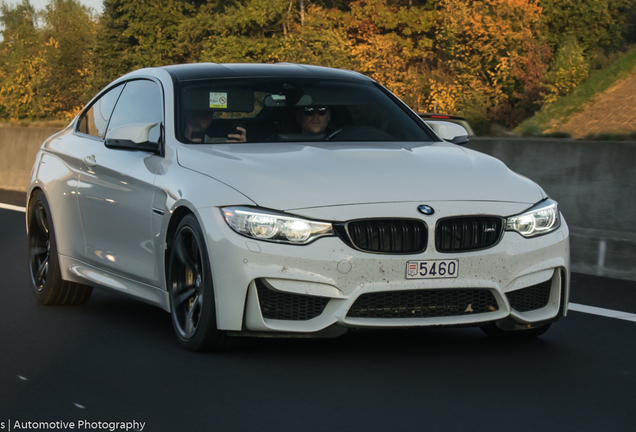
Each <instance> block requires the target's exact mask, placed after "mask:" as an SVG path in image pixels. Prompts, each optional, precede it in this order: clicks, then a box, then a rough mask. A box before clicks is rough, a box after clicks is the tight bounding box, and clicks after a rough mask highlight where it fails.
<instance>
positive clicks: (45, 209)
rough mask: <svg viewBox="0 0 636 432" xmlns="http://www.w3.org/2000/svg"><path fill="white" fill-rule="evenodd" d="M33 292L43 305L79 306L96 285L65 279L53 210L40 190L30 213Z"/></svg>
mask: <svg viewBox="0 0 636 432" xmlns="http://www.w3.org/2000/svg"><path fill="white" fill-rule="evenodd" d="M27 229H28V234H27V237H28V243H29V274H30V275H31V291H32V292H33V295H34V296H35V298H36V299H37V301H38V302H39V303H40V304H43V305H78V304H83V303H86V301H88V299H89V298H90V296H91V294H92V293H93V287H91V286H88V285H83V284H79V283H76V282H69V281H65V280H63V279H62V273H61V271H60V262H59V257H58V254H57V243H56V238H55V230H54V229H53V223H52V220H51V209H50V207H49V204H48V202H47V201H46V198H45V197H44V193H43V192H42V191H37V192H36V193H35V195H34V197H33V198H32V199H31V201H30V203H29V209H28V216H27Z"/></svg>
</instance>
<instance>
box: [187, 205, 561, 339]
mask: <svg viewBox="0 0 636 432" xmlns="http://www.w3.org/2000/svg"><path fill="white" fill-rule="evenodd" d="M512 207H514V206H512ZM512 207H511V208H510V210H503V211H504V212H505V211H508V213H507V214H514V213H515V212H516V211H520V210H523V208H514V211H513V208H512ZM517 207H518V205H517ZM500 211H501V209H500ZM491 214H493V213H491ZM500 214H502V213H500ZM503 214H506V213H503ZM199 217H200V218H201V220H203V221H206V220H207V221H212V222H213V223H208V224H204V226H205V227H206V231H207V236H208V242H207V244H208V250H209V256H210V258H211V266H212V272H213V279H214V288H215V295H216V301H217V304H216V306H217V325H218V328H219V329H223V330H230V331H249V332H250V333H252V332H274V333H281V334H283V333H284V334H289V333H292V334H298V335H303V334H311V333H316V332H320V331H323V330H325V329H328V328H330V327H333V326H339V327H344V328H390V327H418V326H447V325H480V324H483V323H486V322H491V321H499V320H507V321H509V320H512V321H513V322H514V323H515V324H518V325H520V326H526V327H530V326H532V324H533V323H543V322H546V321H551V320H555V319H558V317H559V316H564V315H565V314H566V313H567V302H568V297H569V279H570V276H569V232H568V227H567V224H566V223H565V221H564V220H562V223H561V226H560V227H559V229H558V230H557V231H555V232H552V233H550V234H547V235H543V236H540V237H536V238H531V239H527V238H523V237H522V236H521V235H519V234H517V233H514V232H505V233H504V235H503V236H502V238H501V241H500V242H499V243H498V244H496V245H495V246H493V247H491V248H489V249H485V250H480V251H475V252H463V253H452V254H449V253H439V252H437V251H436V250H435V245H434V227H435V219H434V218H427V219H425V220H426V223H427V224H428V226H429V240H428V241H429V245H428V247H427V250H426V251H425V252H423V253H419V254H412V255H391V254H386V255H384V254H374V253H367V252H362V251H358V250H355V249H353V248H351V247H349V246H347V245H345V244H344V243H343V242H342V241H341V240H340V239H339V238H337V237H327V238H321V239H319V240H317V241H315V242H313V243H311V244H309V245H305V246H294V245H284V244H276V243H268V242H261V241H256V240H252V239H249V238H246V237H243V236H240V235H238V234H236V233H235V232H234V231H232V230H231V229H230V228H229V227H228V226H227V225H226V224H225V222H224V221H223V219H222V217H221V213H220V211H219V210H218V209H217V208H208V209H203V210H201V211H200V214H199ZM341 220H342V219H341ZM435 259H438V260H442V259H457V260H458V263H459V275H458V277H457V278H454V279H416V280H413V279H406V277H405V267H406V262H407V261H408V260H435ZM263 289H266V290H270V291H271V292H272V293H274V295H269V294H268V299H267V302H269V303H264V302H263V300H264V299H263V298H262V297H263V295H262V294H263V291H262V290H263ZM259 290H260V291H261V296H260V297H259ZM420 290H427V291H429V292H430V293H433V292H440V291H449V292H450V291H454V292H455V293H457V294H460V293H461V295H464V294H466V295H473V294H471V293H472V292H477V294H479V295H481V294H480V293H487V295H488V296H489V298H492V299H494V303H493V304H490V303H492V300H488V302H490V303H488V304H486V305H485V306H486V308H487V310H486V311H482V312H478V313H473V311H472V310H474V309H475V308H473V307H472V303H468V305H469V307H465V306H466V305H465V304H461V303H458V302H455V304H453V305H450V306H448V305H447V306H448V307H446V308H447V309H448V311H446V312H442V313H440V314H430V313H429V312H428V311H425V312H424V313H423V312H422V310H421V309H422V306H421V305H420V306H419V309H418V310H417V311H415V309H416V308H413V313H410V316H408V315H409V312H408V311H407V312H406V315H407V316H405V314H404V313H401V314H399V316H400V317H392V316H391V314H390V313H388V315H387V317H382V318H377V317H365V316H364V314H362V316H361V315H360V314H359V313H358V314H357V316H351V314H350V311H351V310H352V307H354V304H355V303H356V301H357V300H358V299H359V298H360V297H361V296H362V295H364V294H376V293H387V292H392V293H395V294H396V295H397V296H398V297H399V296H403V295H406V294H404V292H411V293H412V292H416V291H420ZM522 290H525V291H522ZM469 291H470V293H469ZM537 292H538V293H539V294H536V293H537ZM512 293H516V294H512ZM546 293H547V294H546ZM277 294H279V295H277ZM536 295H539V296H540V297H541V298H542V300H536V299H535V300H533V299H534V298H535V297H536ZM380 297H381V296H380ZM393 297H395V296H393ZM393 297H392V298H393ZM451 297H452V296H451ZM453 298H454V297H453ZM469 298H472V297H469ZM528 298H530V300H528ZM272 299H273V300H272ZM520 299H521V300H520ZM469 301H471V300H469ZM528 301H529V302H530V304H529V305H528ZM272 302H274V303H273V306H272ZM277 302H282V304H279V305H278V306H280V307H281V308H282V309H284V310H287V311H289V314H287V315H285V314H283V315H280V316H278V315H276V314H273V315H272V314H271V313H270V312H268V311H265V313H264V309H267V308H268V307H269V308H271V307H278V306H277ZM399 302H400V300H398V303H399ZM515 302H516V303H515ZM519 302H521V303H522V304H523V306H519V304H520V303H519ZM413 304H414V303H412V302H411V303H408V302H407V303H406V306H405V307H406V308H407V309H408V308H409V307H411V306H412V305H413ZM316 305H318V306H316ZM307 307H309V308H310V309H311V312H310V313H307V312H306V310H305V309H306V308H307ZM316 307H319V309H318V313H316V310H317V309H316ZM405 307H402V309H404V308H405ZM426 307H428V308H429V309H431V308H437V307H439V306H437V305H432V306H431V305H430V304H428V305H427V306H426ZM515 307H516V308H517V309H515ZM294 308H296V309H297V310H294ZM303 308H305V309H303ZM320 308H321V309H320ZM387 308H388V306H387ZM398 308H399V307H398ZM528 308H530V309H529V310H528ZM388 309H390V308H388ZM518 309H519V310H518ZM367 310H368V308H367ZM402 312H404V311H403V310H402ZM278 318H282V319H278Z"/></svg>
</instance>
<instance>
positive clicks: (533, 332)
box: [481, 323, 552, 339]
mask: <svg viewBox="0 0 636 432" xmlns="http://www.w3.org/2000/svg"><path fill="white" fill-rule="evenodd" d="M551 325H552V324H551V323H548V324H545V325H542V326H541V327H535V328H531V329H525V330H502V329H500V328H499V327H497V324H495V323H490V324H487V325H484V326H481V330H482V331H483V332H484V333H486V334H487V335H488V336H491V337H495V338H501V339H504V338H505V339H526V338H534V337H537V336H541V335H542V334H543V333H545V332H547V331H548V329H549V328H550V326H551Z"/></svg>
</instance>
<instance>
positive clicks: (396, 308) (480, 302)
mask: <svg viewBox="0 0 636 432" xmlns="http://www.w3.org/2000/svg"><path fill="white" fill-rule="evenodd" d="M497 310H499V306H498V305H497V300H495V296H494V295H493V294H492V292H491V291H490V290H486V289H436V290H411V291H386V292H379V293H368V294H362V295H361V296H360V297H359V298H358V299H357V300H356V301H355V303H354V304H353V306H352V307H351V309H350V310H349V313H348V314H347V316H348V317H351V318H434V317H446V316H462V315H474V314H479V313H486V312H495V311H497Z"/></svg>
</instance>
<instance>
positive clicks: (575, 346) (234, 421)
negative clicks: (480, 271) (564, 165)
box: [0, 203, 636, 432]
mask: <svg viewBox="0 0 636 432" xmlns="http://www.w3.org/2000/svg"><path fill="white" fill-rule="evenodd" d="M17 204H19V203H17ZM22 205H23V204H22ZM24 225H25V224H24V213H19V212H15V211H10V210H3V209H0V323H1V324H0V431H2V432H4V431H5V430H9V427H10V428H11V429H10V430H35V429H34V428H33V427H32V428H31V429H28V428H26V429H25V428H23V429H16V428H15V422H16V421H18V422H19V423H18V425H22V426H27V427H28V426H29V425H28V424H27V423H26V422H40V421H45V422H57V421H67V422H69V421H70V422H74V423H75V430H121V429H114V428H115V427H118V426H119V424H116V423H112V424H109V423H106V422H132V421H133V420H135V421H137V422H144V423H143V430H144V431H168V432H173V431H174V432H181V431H223V432H224V431H250V432H256V431H294V432H298V431H351V432H353V431H392V430H405V431H515V432H517V431H541V432H544V431H603V432H608V431H621V432H622V431H633V430H636V409H635V408H636V344H635V341H636V322H630V321H625V320H618V319H612V318H606V317H601V316H596V315H591V314H587V313H581V312H574V311H571V312H570V313H569V316H568V317H567V318H564V319H562V320H560V321H559V322H558V323H556V324H555V325H553V327H552V328H551V329H550V331H548V332H547V333H546V334H545V335H544V336H542V337H541V338H538V339H535V340H527V341H516V342H510V341H499V340H493V339H490V338H487V337H485V336H484V335H483V334H482V333H481V331H480V330H478V329H474V328H463V329H438V330H417V331H415V330H409V331H383V332H371V333H369V332H366V333H365V332H362V333H349V334H347V335H345V336H343V337H340V338H337V339H328V340H273V339H258V340H249V341H248V342H247V343H246V344H244V345H243V346H242V347H240V348H237V349H234V350H232V351H229V352H225V353H208V354H194V353H189V352H186V351H183V350H182V349H181V348H180V347H179V345H178V343H177V341H176V339H175V337H174V336H173V330H172V326H171V323H170V317H169V315H168V314H167V313H165V312H164V311H162V310H160V309H158V308H155V307H152V306H149V305H146V304H143V303H139V302H136V301H134V300H130V299H128V298H125V297H121V296H119V295H117V294H113V293H110V292H107V291H101V290H96V291H95V292H94V294H93V297H92V298H91V299H90V301H89V302H88V303H87V304H86V305H83V306H78V307H75V306H70V307H69V306H66V307H54V306H40V305H38V304H37V303H36V301H35V299H34V298H33V296H32V295H31V293H30V291H29V281H28V273H27V265H26V262H27V261H26V255H27V251H26V241H25V238H26V237H25V236H26V234H25V228H24ZM571 300H572V302H575V303H580V304H585V305H590V306H597V307H603V308H610V309H616V310H621V311H625V312H631V313H636V283H634V282H627V281H621V280H615V279H608V278H598V277H592V276H585V275H580V274H575V275H574V278H573V294H572V299H571ZM80 421H89V422H105V423H103V424H101V425H100V424H98V423H93V424H92V425H91V426H92V427H91V428H87V427H86V426H85V425H83V427H80V428H78V423H79V422H80ZM58 425H59V427H58ZM3 426H4V428H3ZM31 426H33V424H31ZM38 426H40V425H38ZM49 426H52V427H49V428H39V429H38V430H70V429H68V428H65V426H64V425H62V424H61V423H58V424H53V425H49ZM100 426H101V428H99V427H100ZM124 426H125V425H124ZM137 430H141V424H139V425H137Z"/></svg>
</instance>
